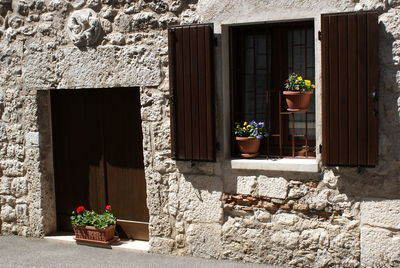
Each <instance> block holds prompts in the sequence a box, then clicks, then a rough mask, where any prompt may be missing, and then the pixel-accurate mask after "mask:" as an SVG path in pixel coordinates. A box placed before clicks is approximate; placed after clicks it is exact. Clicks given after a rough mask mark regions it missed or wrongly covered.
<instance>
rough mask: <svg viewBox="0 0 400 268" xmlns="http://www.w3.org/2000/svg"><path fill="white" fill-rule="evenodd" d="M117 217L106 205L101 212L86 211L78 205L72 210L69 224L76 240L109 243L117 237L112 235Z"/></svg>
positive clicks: (87, 242)
mask: <svg viewBox="0 0 400 268" xmlns="http://www.w3.org/2000/svg"><path fill="white" fill-rule="evenodd" d="M116 222H117V219H116V218H115V216H114V215H113V214H112V213H111V206H110V205H107V206H106V208H105V212H104V213H103V214H98V213H96V212H94V211H88V210H86V209H85V207H84V206H79V207H77V208H76V210H75V211H73V212H72V216H71V224H72V228H73V230H74V233H75V240H76V241H77V242H84V243H86V244H93V245H102V244H104V245H111V244H112V243H113V242H115V241H116V240H117V239H118V237H115V236H114V233H115V224H116Z"/></svg>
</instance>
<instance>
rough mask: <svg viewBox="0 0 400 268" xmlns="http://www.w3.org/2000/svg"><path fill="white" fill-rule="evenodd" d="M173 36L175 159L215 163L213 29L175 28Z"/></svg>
mask: <svg viewBox="0 0 400 268" xmlns="http://www.w3.org/2000/svg"><path fill="white" fill-rule="evenodd" d="M169 32H170V34H169V60H170V62H171V63H170V87H171V88H173V90H172V91H173V94H174V96H175V98H174V100H175V101H174V106H173V107H172V109H173V112H172V113H171V116H175V118H174V119H173V120H171V122H174V124H173V125H172V127H174V128H175V129H174V135H175V137H174V138H173V140H172V141H173V142H174V147H173V148H174V149H175V154H174V155H175V158H176V159H178V160H205V161H214V160H215V148H214V147H215V146H214V131H215V127H214V92H213V86H214V85H213V58H212V55H213V30H212V25H211V24H207V25H182V26H173V27H172V28H170V29H169ZM173 153H174V152H173Z"/></svg>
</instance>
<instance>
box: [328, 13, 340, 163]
mask: <svg viewBox="0 0 400 268" xmlns="http://www.w3.org/2000/svg"><path fill="white" fill-rule="evenodd" d="M338 56H339V48H338V18H337V17H329V74H330V79H329V89H330V90H329V107H330V110H329V130H330V132H329V140H330V144H331V146H330V148H329V149H330V158H331V163H336V164H338V163H339V146H340V144H339V135H338V134H339V133H338V130H339V113H338V108H339V96H338V94H337V92H338V90H339V83H338V82H339V73H338V71H339V65H338V64H339V61H338Z"/></svg>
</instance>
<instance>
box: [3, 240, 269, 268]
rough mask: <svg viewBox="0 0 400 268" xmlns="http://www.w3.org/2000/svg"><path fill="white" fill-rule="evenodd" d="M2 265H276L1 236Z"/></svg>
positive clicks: (255, 267) (153, 267) (12, 267)
mask: <svg viewBox="0 0 400 268" xmlns="http://www.w3.org/2000/svg"><path fill="white" fill-rule="evenodd" d="M0 267H1V268H3V267H5V268H8V267H10V268H19V267H24V268H25V267H40V268H41V267H52V268H53V267H85V268H86V267H140V268H142V267H143V268H147V267H149V268H158V267H162V268H167V267H173V268H181V267H182V268H191V267H194V268H203V267H204V268H213V267H218V268H220V267H221V268H225V267H226V268H228V267H229V268H239V267H240V268H260V267H270V268H272V267H277V266H269V265H261V264H245V263H239V262H229V261H221V260H211V259H202V258H195V257H182V256H172V255H158V254H150V253H147V252H144V251H138V250H132V249H124V248H115V247H114V248H113V249H104V248H96V247H90V246H84V245H77V244H75V243H72V242H65V241H57V240H52V239H40V238H26V237H19V236H0Z"/></svg>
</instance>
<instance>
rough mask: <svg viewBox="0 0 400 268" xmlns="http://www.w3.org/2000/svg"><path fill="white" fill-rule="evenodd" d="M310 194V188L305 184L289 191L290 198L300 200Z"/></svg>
mask: <svg viewBox="0 0 400 268" xmlns="http://www.w3.org/2000/svg"><path fill="white" fill-rule="evenodd" d="M307 193H308V187H307V186H305V185H304V184H301V185H300V186H295V187H293V188H291V189H290V190H289V194H288V198H300V197H303V196H305V195H306V194H307Z"/></svg>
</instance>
